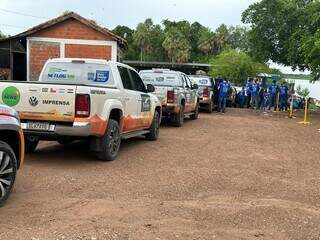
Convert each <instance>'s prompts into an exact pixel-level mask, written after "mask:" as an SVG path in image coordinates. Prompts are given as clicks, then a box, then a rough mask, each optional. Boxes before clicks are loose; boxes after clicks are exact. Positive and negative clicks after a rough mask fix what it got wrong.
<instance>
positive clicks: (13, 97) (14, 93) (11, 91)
mask: <svg viewBox="0 0 320 240" xmlns="http://www.w3.org/2000/svg"><path fill="white" fill-rule="evenodd" d="M2 102H3V103H4V104H6V105H8V106H10V107H13V106H16V105H17V104H18V103H19V102H20V92H19V90H18V89H17V88H16V87H13V86H10V87H7V88H5V89H4V90H3V92H2Z"/></svg>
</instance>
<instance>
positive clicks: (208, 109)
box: [207, 100, 213, 113]
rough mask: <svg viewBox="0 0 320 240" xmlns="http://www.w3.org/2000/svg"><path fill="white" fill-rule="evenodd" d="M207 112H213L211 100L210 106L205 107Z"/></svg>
mask: <svg viewBox="0 0 320 240" xmlns="http://www.w3.org/2000/svg"><path fill="white" fill-rule="evenodd" d="M207 112H208V113H212V112H213V100H211V102H210V104H209V105H208V106H207Z"/></svg>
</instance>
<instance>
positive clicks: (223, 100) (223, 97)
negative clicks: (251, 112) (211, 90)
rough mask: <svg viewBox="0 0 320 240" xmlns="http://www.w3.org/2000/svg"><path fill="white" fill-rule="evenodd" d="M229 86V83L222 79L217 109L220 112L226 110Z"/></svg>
mask: <svg viewBox="0 0 320 240" xmlns="http://www.w3.org/2000/svg"><path fill="white" fill-rule="evenodd" d="M230 87H231V86H230V84H229V83H228V82H227V81H226V80H223V81H222V82H221V83H220V85H219V111H220V112H222V113H224V112H225V111H226V104H227V98H228V95H229V90H230Z"/></svg>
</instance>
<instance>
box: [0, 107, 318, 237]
mask: <svg viewBox="0 0 320 240" xmlns="http://www.w3.org/2000/svg"><path fill="white" fill-rule="evenodd" d="M316 120H317V121H318V122H317V121H316ZM296 122H297V120H288V119H285V118H284V116H282V115H279V116H272V117H270V116H261V115H257V114H256V113H253V112H251V111H246V110H243V111H241V110H228V113H227V114H225V115H219V114H216V113H214V114H211V115H209V114H201V115H200V119H199V120H197V121H186V123H185V126H184V127H183V128H175V127H170V126H163V127H162V128H161V138H160V139H159V141H158V142H148V141H145V140H144V139H134V140H130V141H127V142H125V143H124V144H123V145H122V148H121V152H120V155H119V158H118V159H117V160H116V161H114V162H107V163H104V162H99V161H97V160H94V158H92V156H91V155H90V154H88V153H87V150H86V146H85V145H84V144H82V143H75V144H73V145H71V146H68V147H63V146H60V145H58V144H55V143H43V144H41V146H40V148H39V149H38V151H37V152H36V153H34V154H32V155H28V156H27V162H26V164H25V166H24V168H23V170H22V171H20V173H19V176H18V180H17V182H16V187H15V190H14V192H13V194H12V195H11V198H10V200H9V201H8V202H7V204H6V206H5V207H4V208H1V209H0V239H1V240H2V239H3V240H7V239H8V240H9V239H23V240H26V239H30V240H36V239H39V240H42V239H61V240H62V239H89V240H94V239H97V240H98V239H119V240H120V239H139V240H140V239H270V240H271V239H272V240H274V239H276V240H278V239H290V240H291V239H297V240H302V239H303V240H307V239H310V240H311V239H312V240H317V239H320V148H319V139H320V133H319V132H318V131H317V129H318V128H320V125H319V124H320V115H318V116H315V118H314V119H313V122H314V124H313V125H312V126H309V127H302V126H300V125H298V124H296Z"/></svg>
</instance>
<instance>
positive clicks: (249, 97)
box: [246, 78, 252, 108]
mask: <svg viewBox="0 0 320 240" xmlns="http://www.w3.org/2000/svg"><path fill="white" fill-rule="evenodd" d="M251 88H252V79H251V78H250V79H249V81H248V82H247V84H246V92H247V108H249V107H250V104H251Z"/></svg>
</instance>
